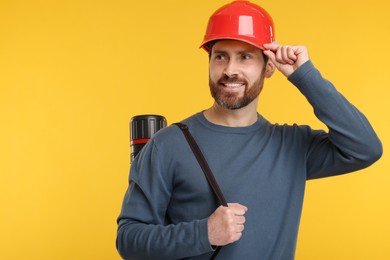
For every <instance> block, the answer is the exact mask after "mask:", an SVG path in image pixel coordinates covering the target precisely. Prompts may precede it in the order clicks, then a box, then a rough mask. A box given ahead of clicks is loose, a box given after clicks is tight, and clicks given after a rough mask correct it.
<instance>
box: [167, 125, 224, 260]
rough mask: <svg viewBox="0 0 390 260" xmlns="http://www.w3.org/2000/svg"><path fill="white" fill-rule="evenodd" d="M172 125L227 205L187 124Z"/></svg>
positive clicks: (211, 259) (213, 188)
mask: <svg viewBox="0 0 390 260" xmlns="http://www.w3.org/2000/svg"><path fill="white" fill-rule="evenodd" d="M174 125H177V126H178V127H179V128H180V130H181V131H182V132H183V134H184V136H185V138H186V140H187V142H188V144H189V145H190V147H191V150H192V152H193V153H194V155H195V158H196V159H197V160H198V163H199V165H200V167H201V168H202V171H203V173H204V175H205V176H206V179H207V182H208V183H209V185H210V187H211V189H212V190H213V192H214V194H215V196H216V197H217V198H218V201H219V203H220V204H221V205H222V206H224V207H227V206H228V204H227V202H226V199H225V196H223V193H222V191H221V189H220V188H219V185H218V183H217V181H216V180H215V178H214V174H213V172H212V171H211V169H210V167H209V165H208V163H207V161H206V159H205V158H204V156H203V154H202V151H201V150H200V148H199V146H198V144H197V143H196V141H195V139H194V137H193V136H192V134H191V133H190V131H189V129H188V126H187V125H185V124H182V123H175V124H174ZM219 250H221V247H220V246H217V247H216V248H215V251H214V253H213V255H212V256H211V258H210V260H213V259H215V257H216V256H217V255H218V253H219Z"/></svg>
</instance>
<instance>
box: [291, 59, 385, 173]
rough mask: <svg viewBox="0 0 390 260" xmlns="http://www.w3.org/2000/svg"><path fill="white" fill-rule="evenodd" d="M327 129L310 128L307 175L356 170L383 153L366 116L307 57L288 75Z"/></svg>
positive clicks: (370, 162) (369, 163)
mask: <svg viewBox="0 0 390 260" xmlns="http://www.w3.org/2000/svg"><path fill="white" fill-rule="evenodd" d="M288 79H289V81H290V82H292V83H293V84H294V85H295V86H296V87H297V88H298V89H299V91H300V92H301V93H302V94H303V95H304V96H305V97H306V99H307V100H308V102H309V103H310V104H311V105H312V107H313V109H314V113H315V115H316V116H317V118H318V119H319V120H321V121H322V122H323V123H324V124H325V125H326V126H327V127H328V129H329V131H328V133H326V132H324V131H313V132H312V133H311V134H312V137H311V138H312V139H311V142H310V145H309V147H308V150H307V178H308V179H315V178H321V177H328V176H333V175H338V174H343V173H347V172H352V171H356V170H359V169H362V168H365V167H368V166H369V165H371V164H373V163H374V162H375V161H377V160H378V159H379V158H380V157H381V156H382V144H381V142H380V140H379V138H378V137H377V135H376V133H375V131H374V130H373V128H372V127H371V125H370V123H369V121H368V120H367V118H366V117H365V116H364V115H363V114H362V113H361V112H360V111H359V110H358V109H357V108H356V107H355V106H353V105H352V104H351V103H350V102H349V101H348V100H347V99H346V98H345V97H344V96H343V95H342V94H340V93H339V92H338V91H337V90H336V89H335V87H334V86H333V85H332V83H330V82H329V81H328V80H326V79H324V78H323V77H322V76H321V74H320V72H319V71H318V70H317V69H316V68H315V67H314V66H313V64H312V62H311V61H310V60H309V61H307V62H306V63H304V64H303V65H302V66H301V67H299V68H298V69H297V70H296V71H295V72H294V73H293V74H292V75H290V77H289V78H288Z"/></svg>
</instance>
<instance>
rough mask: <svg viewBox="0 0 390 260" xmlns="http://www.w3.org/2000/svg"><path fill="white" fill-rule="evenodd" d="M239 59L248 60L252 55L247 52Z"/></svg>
mask: <svg viewBox="0 0 390 260" xmlns="http://www.w3.org/2000/svg"><path fill="white" fill-rule="evenodd" d="M241 59H243V60H250V59H252V56H251V55H249V54H242V55H241Z"/></svg>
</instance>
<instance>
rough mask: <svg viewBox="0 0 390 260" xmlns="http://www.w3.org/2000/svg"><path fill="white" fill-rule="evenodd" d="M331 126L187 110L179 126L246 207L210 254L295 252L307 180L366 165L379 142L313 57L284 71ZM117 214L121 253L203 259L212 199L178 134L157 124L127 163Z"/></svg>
mask: <svg viewBox="0 0 390 260" xmlns="http://www.w3.org/2000/svg"><path fill="white" fill-rule="evenodd" d="M289 80H290V82H292V83H293V84H294V85H295V86H296V87H297V88H298V89H299V90H300V91H301V93H302V94H303V95H304V96H305V97H306V98H307V100H308V101H309V103H310V104H311V105H312V106H313V109H314V113H315V115H316V116H317V117H318V119H319V120H321V121H322V122H323V123H325V124H326V126H327V127H328V129H329V131H328V132H325V131H322V130H313V129H311V128H310V127H309V126H305V125H296V124H294V125H278V124H271V123H270V122H268V121H267V120H266V119H265V118H264V117H262V116H261V115H259V116H258V121H257V122H256V123H255V124H253V125H251V126H248V127H225V126H220V125H215V124H212V123H210V122H209V121H207V120H206V118H205V117H204V116H203V113H198V114H195V115H193V116H191V117H189V118H188V119H186V120H184V121H183V123H185V124H187V125H188V127H189V129H190V132H191V133H192V134H193V136H194V138H195V140H196V141H197V143H198V145H199V146H200V148H201V150H202V152H203V153H204V156H205V157H206V159H207V161H208V163H209V165H210V168H211V169H212V171H213V173H214V175H215V178H216V180H217V182H218V184H219V186H220V188H221V190H222V192H223V193H224V195H225V197H226V199H227V201H228V202H232V203H233V202H237V203H240V204H242V205H245V206H246V207H248V211H247V213H246V214H245V218H246V222H245V230H244V231H243V235H242V237H241V239H240V240H239V241H237V242H235V243H232V244H229V245H227V246H224V247H223V248H222V249H221V251H220V253H219V255H218V257H217V259H262V260H263V259H272V260H274V259H283V260H286V259H287V260H288V259H294V254H295V248H296V242H297V234H298V228H299V221H300V216H301V211H302V203H303V197H304V190H305V183H306V180H308V179H315V178H322V177H328V176H334V175H339V174H343V173H348V172H352V171H356V170H359V169H362V168H365V167H367V166H369V165H371V164H372V163H374V162H375V161H376V160H378V159H379V158H380V157H381V155H382V145H381V142H380V140H379V139H378V137H377V136H376V134H375V132H374V130H373V129H372V127H371V125H370V123H369V122H368V120H367V119H366V118H365V116H364V115H363V114H362V113H361V112H359V111H358V110H357V109H356V108H355V107H354V106H353V105H352V104H350V103H349V102H348V101H347V100H346V99H345V98H344V97H343V96H342V95H341V94H340V93H339V92H338V91H337V90H336V89H335V88H334V87H333V85H332V84H331V83H330V82H329V81H327V80H325V79H324V78H322V76H321V74H320V73H319V72H318V70H316V69H315V67H314V66H313V64H312V63H311V61H308V62H306V63H305V64H303V65H302V66H301V67H300V68H299V69H298V70H297V71H295V72H294V73H293V74H292V75H291V76H290V77H289ZM130 173H131V174H130V179H129V188H128V190H127V192H126V195H125V198H124V200H123V206H122V211H121V213H120V215H119V217H118V233H117V249H118V251H119V253H120V255H121V256H122V257H123V258H124V259H180V258H188V259H209V258H210V256H211V255H212V253H213V248H212V246H211V245H210V243H209V240H208V234H207V218H208V217H209V216H210V215H211V214H212V213H213V212H214V210H215V209H216V208H217V207H218V206H219V205H218V202H217V200H216V198H215V196H214V195H213V193H212V191H211V189H210V187H209V185H208V183H207V181H206V178H205V177H204V174H203V172H202V170H201V168H200V166H199V164H198V162H197V161H196V159H195V157H194V155H193V153H192V151H191V150H190V147H189V146H188V144H187V142H186V140H185V138H184V135H183V134H182V133H181V131H180V129H179V128H178V127H177V126H169V127H167V128H164V129H162V130H160V131H159V132H158V133H157V134H156V135H155V136H154V137H153V138H152V139H151V140H150V141H149V142H148V143H147V144H146V145H145V147H144V148H143V149H142V151H141V152H140V154H138V156H137V157H136V159H135V160H134V162H133V163H132V165H131V170H130Z"/></svg>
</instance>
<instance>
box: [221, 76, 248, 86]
mask: <svg viewBox="0 0 390 260" xmlns="http://www.w3.org/2000/svg"><path fill="white" fill-rule="evenodd" d="M217 83H218V84H228V83H244V84H247V82H246V80H245V79H242V78H239V77H228V76H226V75H223V76H222V77H221V78H220V79H219V80H218V81H217Z"/></svg>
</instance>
